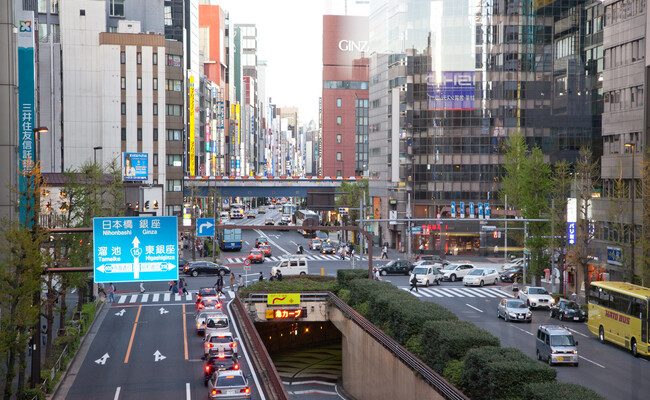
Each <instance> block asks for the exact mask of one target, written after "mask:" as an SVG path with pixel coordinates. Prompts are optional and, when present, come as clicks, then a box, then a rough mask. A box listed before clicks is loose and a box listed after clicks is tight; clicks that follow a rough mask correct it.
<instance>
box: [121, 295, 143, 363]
mask: <svg viewBox="0 0 650 400" xmlns="http://www.w3.org/2000/svg"><path fill="white" fill-rule="evenodd" d="M140 311H142V305H140V306H138V313H137V314H136V315H135V321H133V330H132V331H131V339H130V340H129V347H127V348H126V355H125V356H124V364H128V363H129V357H130V356H131V348H132V347H133V339H134V338H135V331H136V329H138V320H139V319H140Z"/></svg>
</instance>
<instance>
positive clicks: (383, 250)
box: [381, 245, 388, 260]
mask: <svg viewBox="0 0 650 400" xmlns="http://www.w3.org/2000/svg"><path fill="white" fill-rule="evenodd" d="M381 259H382V260H384V259H385V260H388V246H386V245H384V247H382V248H381Z"/></svg>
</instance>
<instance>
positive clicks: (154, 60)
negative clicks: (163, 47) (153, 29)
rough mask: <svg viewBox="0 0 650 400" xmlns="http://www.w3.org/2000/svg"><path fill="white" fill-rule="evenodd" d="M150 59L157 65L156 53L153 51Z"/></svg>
mask: <svg viewBox="0 0 650 400" xmlns="http://www.w3.org/2000/svg"><path fill="white" fill-rule="evenodd" d="M151 60H152V62H153V65H158V53H156V52H155V51H154V52H153V54H152V55H151Z"/></svg>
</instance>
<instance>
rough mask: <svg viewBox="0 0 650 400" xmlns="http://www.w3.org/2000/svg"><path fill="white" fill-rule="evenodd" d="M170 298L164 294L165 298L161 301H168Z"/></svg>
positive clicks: (167, 294) (168, 294)
mask: <svg viewBox="0 0 650 400" xmlns="http://www.w3.org/2000/svg"><path fill="white" fill-rule="evenodd" d="M170 297H171V296H170V293H165V298H164V299H163V301H169V298H170Z"/></svg>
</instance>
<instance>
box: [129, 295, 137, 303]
mask: <svg viewBox="0 0 650 400" xmlns="http://www.w3.org/2000/svg"><path fill="white" fill-rule="evenodd" d="M136 300H138V295H137V294H132V295H131V300H129V303H135V302H136Z"/></svg>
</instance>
